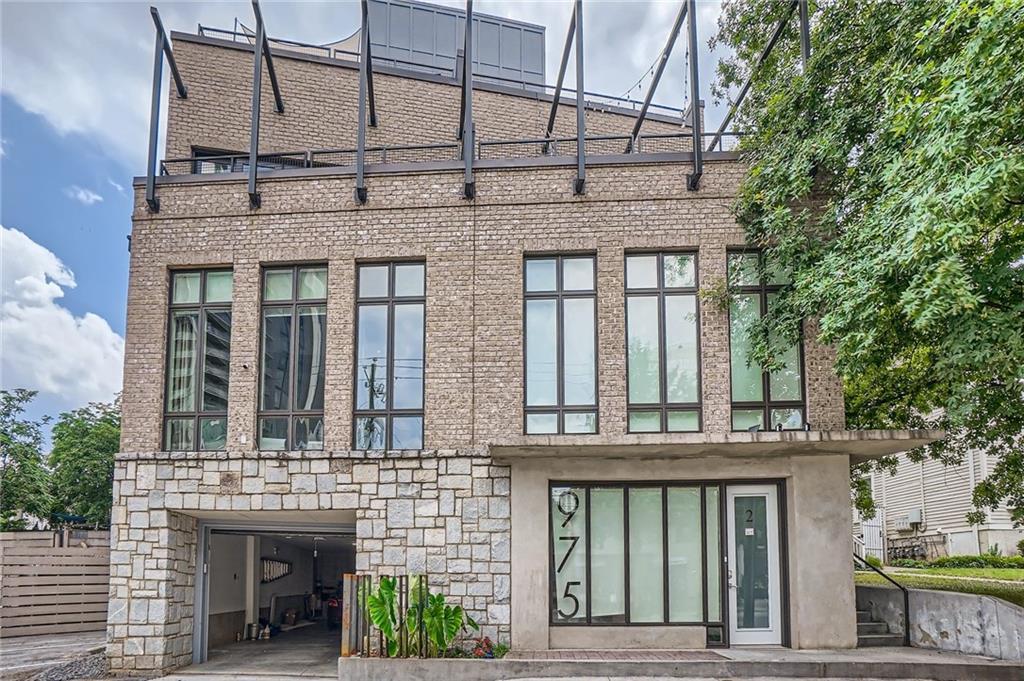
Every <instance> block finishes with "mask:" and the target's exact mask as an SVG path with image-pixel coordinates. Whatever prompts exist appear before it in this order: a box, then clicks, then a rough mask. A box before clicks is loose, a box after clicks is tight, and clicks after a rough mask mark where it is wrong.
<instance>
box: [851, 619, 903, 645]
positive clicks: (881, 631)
mask: <svg viewBox="0 0 1024 681" xmlns="http://www.w3.org/2000/svg"><path fill="white" fill-rule="evenodd" d="M902 645H903V634H893V633H892V632H890V631H889V625H887V624H886V623H885V622H879V621H877V620H874V619H872V618H871V612H870V611H868V610H858V611H857V647H858V648H872V647H876V646H902Z"/></svg>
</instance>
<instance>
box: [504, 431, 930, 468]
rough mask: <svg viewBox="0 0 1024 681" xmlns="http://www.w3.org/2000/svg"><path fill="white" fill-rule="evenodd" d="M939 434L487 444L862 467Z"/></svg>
mask: <svg viewBox="0 0 1024 681" xmlns="http://www.w3.org/2000/svg"><path fill="white" fill-rule="evenodd" d="M945 436H946V433H945V431H942V430H812V431H802V430H797V431H782V432H777V431H773V432H743V431H741V432H729V433H669V434H666V433H654V434H649V435H648V434H645V435H641V434H627V435H618V436H606V435H598V436H594V435H522V436H519V437H515V438H510V439H508V440H504V441H501V442H492V443H491V444H490V450H491V455H492V456H493V457H494V458H495V459H497V460H505V461H508V460H515V459H541V458H550V457H559V458H561V457H566V456H579V457H588V458H606V459H665V458H670V459H671V458H685V457H703V456H730V457H754V458H759V457H773V456H801V455H803V456H813V455H822V454H848V455H849V456H850V463H861V462H864V461H869V460H871V459H877V458H880V457H883V456H889V455H891V454H897V453H899V452H904V451H907V450H908V449H914V448H915V447H920V446H922V445H926V444H928V443H930V442H935V441H936V440H941V439H942V438H944V437H945Z"/></svg>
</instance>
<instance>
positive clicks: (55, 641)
mask: <svg viewBox="0 0 1024 681" xmlns="http://www.w3.org/2000/svg"><path fill="white" fill-rule="evenodd" d="M106 640H107V632H106V631H89V632H83V633H77V634H50V635H44V636H17V637H15V638H0V678H2V679H18V678H26V677H28V676H30V675H32V674H36V673H39V672H41V671H43V670H44V669H46V668H47V667H52V666H54V665H57V664H62V663H64V662H68V661H70V660H73V659H76V658H79V657H82V656H83V655H86V654H88V653H90V652H94V651H95V652H98V651H100V650H102V649H103V646H104V645H105V644H106Z"/></svg>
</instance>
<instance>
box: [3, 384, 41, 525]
mask: <svg viewBox="0 0 1024 681" xmlns="http://www.w3.org/2000/svg"><path fill="white" fill-rule="evenodd" d="M35 396H36V392H35V391H33V390H24V389H20V388H19V389H17V390H11V391H8V390H0V530H24V529H27V528H28V526H29V521H28V520H27V519H26V518H24V517H23V514H27V515H30V516H35V517H36V518H39V519H46V518H47V517H48V516H49V514H50V507H51V503H52V499H51V498H50V492H49V483H50V474H49V471H48V470H47V468H46V465H45V462H44V461H43V453H42V444H43V430H42V428H43V424H44V423H46V419H43V420H41V421H30V420H28V419H26V418H24V417H23V416H22V414H24V412H25V408H26V407H27V406H28V404H29V403H30V402H31V401H32V400H33V399H34V398H35Z"/></svg>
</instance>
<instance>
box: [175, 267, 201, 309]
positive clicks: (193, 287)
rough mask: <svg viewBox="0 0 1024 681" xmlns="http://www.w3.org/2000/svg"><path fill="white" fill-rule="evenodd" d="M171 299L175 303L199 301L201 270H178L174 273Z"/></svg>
mask: <svg viewBox="0 0 1024 681" xmlns="http://www.w3.org/2000/svg"><path fill="white" fill-rule="evenodd" d="M172 276H173V277H174V289H173V293H172V294H171V301H172V302H174V303H198V302H199V277H200V274H199V272H177V273H175V274H174V275H172Z"/></svg>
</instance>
